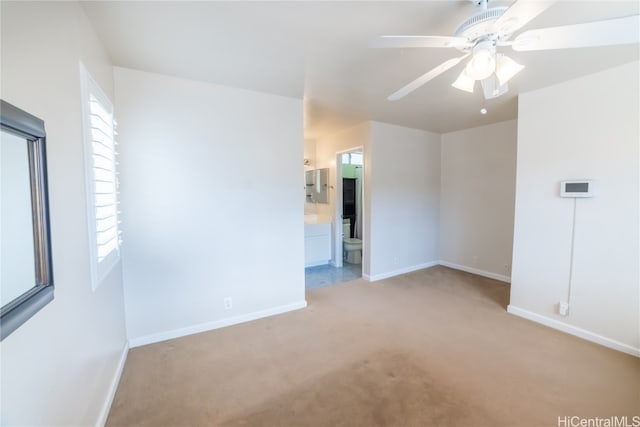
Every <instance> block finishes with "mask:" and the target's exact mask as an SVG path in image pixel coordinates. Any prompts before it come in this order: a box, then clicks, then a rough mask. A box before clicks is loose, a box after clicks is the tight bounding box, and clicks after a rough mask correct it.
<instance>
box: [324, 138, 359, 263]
mask: <svg viewBox="0 0 640 427" xmlns="http://www.w3.org/2000/svg"><path fill="white" fill-rule="evenodd" d="M355 152H358V153H362V183H361V187H362V188H361V192H362V206H361V212H358V214H359V215H360V216H361V221H362V234H363V235H362V236H361V237H362V242H363V243H362V259H363V260H364V250H365V249H364V247H365V245H364V229H365V227H364V221H365V219H366V218H365V213H364V205H365V204H364V195H365V191H364V188H365V187H364V186H365V179H364V171H365V168H366V167H367V166H366V164H365V155H364V154H365V153H364V146H362V145H359V146H355V147H351V148H348V149H346V150H341V151H336V177H335V179H336V185H335V191H334V203H333V205H334V206H333V209H334V218H335V220H334V221H333V224H334V227H333V242H334V244H333V260H332V261H331V264H333V266H334V267H338V268H340V267H342V266H343V263H342V261H343V260H342V155H343V154H347V153H355Z"/></svg>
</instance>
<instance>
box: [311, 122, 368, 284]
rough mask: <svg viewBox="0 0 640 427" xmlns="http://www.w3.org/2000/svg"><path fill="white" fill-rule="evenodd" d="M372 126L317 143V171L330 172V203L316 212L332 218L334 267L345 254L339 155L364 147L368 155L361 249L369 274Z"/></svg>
mask: <svg viewBox="0 0 640 427" xmlns="http://www.w3.org/2000/svg"><path fill="white" fill-rule="evenodd" d="M369 139H370V136H369V123H361V124H359V125H356V126H353V127H350V128H347V129H343V130H341V131H338V132H336V133H333V134H329V135H325V136H323V137H321V138H319V139H318V140H317V141H316V165H317V167H318V168H329V203H328V204H326V203H317V204H316V210H317V212H318V213H319V214H321V215H328V216H331V217H332V219H333V222H332V233H333V234H332V235H333V242H332V243H333V245H332V249H331V257H332V263H333V264H334V265H335V264H336V263H337V262H338V259H339V258H341V257H342V250H341V249H340V248H341V247H342V246H341V242H340V241H339V240H338V237H337V236H338V235H340V236H341V235H342V218H337V219H336V198H337V197H340V198H341V197H342V196H341V193H342V180H337V179H336V177H337V172H336V153H338V152H341V151H347V150H351V149H354V148H357V147H362V149H363V150H364V155H365V161H364V163H365V165H364V167H363V169H364V178H363V181H364V183H365V184H364V186H365V188H364V191H365V194H364V206H363V215H364V218H363V219H364V223H363V225H365V229H364V231H363V234H364V236H363V239H362V240H363V249H362V272H363V273H364V274H368V272H369V259H370V257H369V253H370V244H369V233H368V230H367V228H366V223H367V218H368V217H369V214H370V205H369V204H368V202H367V196H366V191H368V184H367V182H368V181H367V180H368V179H369V177H370V174H369V170H368V166H369V163H368V161H367V158H368V147H369Z"/></svg>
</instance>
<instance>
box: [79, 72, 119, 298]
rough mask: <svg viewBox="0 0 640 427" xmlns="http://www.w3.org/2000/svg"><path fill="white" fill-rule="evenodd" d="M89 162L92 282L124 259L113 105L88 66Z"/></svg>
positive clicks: (85, 97) (97, 280) (94, 284)
mask: <svg viewBox="0 0 640 427" xmlns="http://www.w3.org/2000/svg"><path fill="white" fill-rule="evenodd" d="M81 69H82V74H83V83H84V87H83V92H84V95H85V96H84V100H85V103H86V104H85V105H84V114H85V120H84V123H85V159H86V160H85V161H86V175H87V202H88V203H87V204H88V216H89V221H88V222H89V240H90V250H89V252H90V256H91V273H92V285H93V288H94V289H95V288H96V287H97V286H98V285H99V283H100V281H101V280H102V279H103V278H104V277H105V276H106V275H107V273H108V272H109V271H110V270H111V269H112V268H113V266H114V265H115V264H116V263H117V262H118V260H119V258H120V243H121V241H120V231H119V221H118V214H119V211H118V173H117V169H116V166H117V164H118V162H117V152H116V145H117V143H116V135H117V132H116V122H115V120H114V117H113V106H112V104H111V102H110V101H109V99H108V98H107V97H106V96H105V95H104V93H103V92H102V90H101V89H100V87H98V85H97V84H96V83H95V82H94V81H93V79H92V78H91V76H89V74H88V72H87V71H86V69H84V67H81Z"/></svg>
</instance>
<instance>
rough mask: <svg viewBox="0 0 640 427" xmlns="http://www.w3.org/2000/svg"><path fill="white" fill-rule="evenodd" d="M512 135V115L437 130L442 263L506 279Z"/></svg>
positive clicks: (509, 252) (513, 163)
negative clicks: (473, 125)
mask: <svg viewBox="0 0 640 427" xmlns="http://www.w3.org/2000/svg"><path fill="white" fill-rule="evenodd" d="M516 139H517V123H516V121H515V120H510V121H506V122H501V123H496V124H491V125H487V126H481V127H476V128H472V129H465V130H461V131H457V132H451V133H446V134H443V135H442V158H441V159H442V162H441V169H442V175H441V180H442V182H441V192H440V260H441V261H443V264H445V265H450V266H453V267H457V268H461V269H465V270H467V271H472V272H476V273H481V274H483V275H486V276H490V277H493V278H496V279H499V280H505V281H508V280H509V275H510V266H511V255H512V242H513V212H514V203H515V176H516Z"/></svg>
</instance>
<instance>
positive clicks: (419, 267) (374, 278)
mask: <svg viewBox="0 0 640 427" xmlns="http://www.w3.org/2000/svg"><path fill="white" fill-rule="evenodd" d="M434 265H438V262H437V261H430V262H425V263H423V264H418V265H412V266H411V267H405V268H400V269H398V270H393V271H389V272H387V273H380V274H374V275H369V274H363V275H362V278H363V279H365V280H367V281H369V282H375V281H378V280H382V279H388V278H389V277H393V276H399V275H400V274H405V273H411V272H412V271H417V270H422V269H425V268H429V267H433V266H434Z"/></svg>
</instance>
